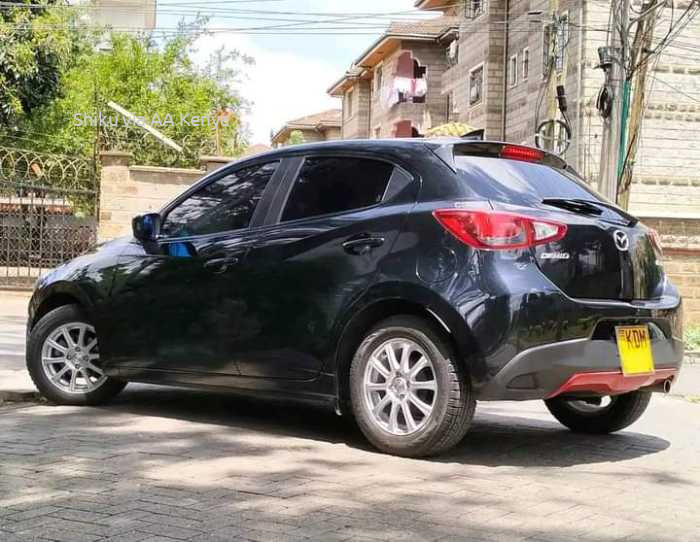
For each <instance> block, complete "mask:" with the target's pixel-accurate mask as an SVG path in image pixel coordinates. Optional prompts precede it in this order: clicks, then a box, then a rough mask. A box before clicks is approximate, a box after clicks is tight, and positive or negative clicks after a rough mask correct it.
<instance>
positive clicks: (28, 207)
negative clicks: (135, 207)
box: [0, 147, 99, 287]
mask: <svg viewBox="0 0 700 542" xmlns="http://www.w3.org/2000/svg"><path fill="white" fill-rule="evenodd" d="M98 186H99V185H98V178H97V173H96V167H95V162H94V161H93V160H90V159H86V158H79V157H72V156H63V155H57V154H47V153H39V152H36V151H32V150H27V149H18V148H13V147H0V286H19V287H23V286H24V287H26V286H31V285H32V284H33V283H34V282H35V281H36V279H37V278H38V277H39V276H41V275H42V274H45V273H46V272H47V271H48V270H49V269H51V268H52V267H55V266H56V265H58V264H60V263H62V262H64V261H66V260H69V259H71V258H74V257H75V256H78V255H79V254H81V253H82V252H84V251H85V250H87V249H88V248H89V247H90V246H91V245H92V244H94V243H95V241H96V239H97V212H98V201H99V193H98Z"/></svg>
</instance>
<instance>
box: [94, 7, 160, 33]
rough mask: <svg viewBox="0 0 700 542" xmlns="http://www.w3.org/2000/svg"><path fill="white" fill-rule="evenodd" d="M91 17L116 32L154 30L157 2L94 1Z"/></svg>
mask: <svg viewBox="0 0 700 542" xmlns="http://www.w3.org/2000/svg"><path fill="white" fill-rule="evenodd" d="M88 14H89V15H90V17H91V18H92V19H93V20H94V21H95V22H97V23H98V24H100V25H104V26H108V27H111V28H113V29H114V30H121V31H128V30H143V31H148V30H153V29H154V28H155V26H156V0H92V2H91V6H90V8H89V10H88Z"/></svg>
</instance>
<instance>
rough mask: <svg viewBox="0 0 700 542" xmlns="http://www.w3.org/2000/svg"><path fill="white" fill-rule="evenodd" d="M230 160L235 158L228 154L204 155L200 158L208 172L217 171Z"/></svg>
mask: <svg viewBox="0 0 700 542" xmlns="http://www.w3.org/2000/svg"><path fill="white" fill-rule="evenodd" d="M230 162H233V158H229V157H227V156H202V157H201V158H200V159H199V163H200V164H201V165H202V167H203V168H204V170H205V171H206V172H207V173H209V172H211V171H216V170H217V169H219V168H220V167H223V166H225V165H226V164H228V163H230Z"/></svg>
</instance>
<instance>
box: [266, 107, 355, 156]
mask: <svg viewBox="0 0 700 542" xmlns="http://www.w3.org/2000/svg"><path fill="white" fill-rule="evenodd" d="M296 131H298V132H301V135H302V136H303V137H304V141H305V142H306V143H314V142H316V141H327V140H330V139H340V137H341V135H340V131H341V112H340V110H339V109H329V110H328V111H322V112H321V113H315V114H313V115H307V116H306V117H301V118H298V119H294V120H290V121H287V122H286V123H285V125H284V126H282V128H280V129H279V130H278V131H277V132H276V133H275V134H273V135H272V146H273V147H283V146H284V145H286V144H288V142H289V138H290V136H291V135H292V132H296Z"/></svg>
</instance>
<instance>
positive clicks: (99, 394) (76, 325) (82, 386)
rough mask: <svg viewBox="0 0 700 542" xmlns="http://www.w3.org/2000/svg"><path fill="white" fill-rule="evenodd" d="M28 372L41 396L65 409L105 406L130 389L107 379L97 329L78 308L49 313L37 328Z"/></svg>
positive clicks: (31, 341) (30, 345) (29, 348)
mask: <svg viewBox="0 0 700 542" xmlns="http://www.w3.org/2000/svg"><path fill="white" fill-rule="evenodd" d="M27 368H28V370H29V374H30V376H31V377H32V380H33V381H34V384H35V385H36V387H37V389H38V390H39V391H40V392H41V394H42V395H44V397H46V398H47V399H49V400H50V401H52V402H54V403H57V404H62V405H84V404H97V403H101V402H103V401H106V400H107V399H110V398H112V397H113V396H115V395H116V394H117V393H119V392H120V391H121V390H122V389H123V388H124V386H125V385H126V384H125V383H124V382H122V381H119V380H115V379H113V378H110V377H108V376H107V375H105V373H104V371H103V369H102V366H101V363H100V351H99V343H98V340H97V334H96V332H95V328H94V327H93V326H92V325H91V324H90V323H89V322H87V321H86V319H85V317H84V316H83V314H82V312H81V311H80V309H79V308H78V307H76V306H75V305H66V306H63V307H59V308H58V309H55V310H53V311H51V312H49V313H48V314H47V315H46V316H44V317H43V318H42V319H41V320H39V322H38V323H37V324H36V325H35V326H34V329H32V332H31V335H30V336H29V342H28V345H27Z"/></svg>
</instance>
